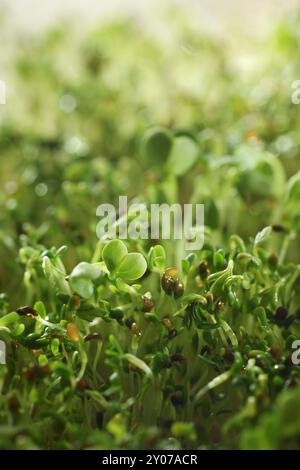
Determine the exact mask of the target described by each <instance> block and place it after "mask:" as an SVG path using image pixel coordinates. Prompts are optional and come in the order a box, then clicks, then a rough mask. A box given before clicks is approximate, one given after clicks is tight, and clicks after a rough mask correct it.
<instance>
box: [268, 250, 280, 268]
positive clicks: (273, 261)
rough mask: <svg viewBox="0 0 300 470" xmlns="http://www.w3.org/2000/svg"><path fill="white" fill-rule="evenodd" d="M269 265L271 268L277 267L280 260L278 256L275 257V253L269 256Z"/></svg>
mask: <svg viewBox="0 0 300 470" xmlns="http://www.w3.org/2000/svg"><path fill="white" fill-rule="evenodd" d="M268 264H269V265H270V266H273V267H276V266H277V264H278V258H277V256H276V255H275V253H273V254H272V255H270V256H269V258H268Z"/></svg>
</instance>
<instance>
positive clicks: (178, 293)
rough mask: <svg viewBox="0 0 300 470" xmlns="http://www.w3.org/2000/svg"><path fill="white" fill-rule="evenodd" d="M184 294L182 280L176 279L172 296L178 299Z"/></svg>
mask: <svg viewBox="0 0 300 470" xmlns="http://www.w3.org/2000/svg"><path fill="white" fill-rule="evenodd" d="M183 294H184V284H183V282H182V281H178V282H177V283H176V285H175V290H174V297H175V298H176V299H178V297H181V296H182V295H183Z"/></svg>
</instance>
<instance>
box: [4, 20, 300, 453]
mask: <svg viewBox="0 0 300 470" xmlns="http://www.w3.org/2000/svg"><path fill="white" fill-rule="evenodd" d="M169 22H170V24H169V36H167V38H164V37H161V38H160V37H157V38H156V39H153V36H151V34H150V33H145V32H144V33H142V31H141V30H140V28H139V27H138V26H137V25H136V24H132V23H130V22H120V23H113V24H110V25H105V26H101V27H100V28H99V29H98V30H97V31H94V32H93V33H90V34H87V36H86V37H84V38H82V39H80V41H79V40H78V36H77V35H76V34H75V32H74V31H72V30H66V28H62V29H56V30H54V31H51V32H50V33H48V34H46V35H43V36H42V37H40V36H38V37H30V38H27V39H26V38H25V40H24V38H23V42H22V48H20V47H19V44H18V43H16V44H14V47H12V51H10V52H11V57H10V59H9V60H7V62H8V68H9V69H10V79H11V84H13V86H12V89H13V90H15V92H14V93H12V94H11V97H10V100H11V101H10V103H11V104H9V105H8V106H6V107H5V109H4V108H3V118H1V119H2V121H1V129H0V152H1V170H2V171H1V175H0V181H1V187H2V191H1V193H0V208H1V210H0V223H1V227H0V257H1V264H0V291H1V292H2V293H1V294H0V339H1V340H2V341H4V343H5V345H6V361H7V364H6V365H0V447H1V448H16V449H24V448H26V449H34V448H42V449H87V448H89V449H93V448H96V449H119V448H122V449H139V448H143V449H144V448H149V449H161V448H163V449H186V448H194V449H211V448H217V449H222V448H234V449H238V448H240V449H253V448H254V449H265V448H266V449H278V448H299V447H300V415H299V406H298V403H299V399H300V366H298V365H297V364H295V363H294V362H293V352H294V350H293V345H294V343H295V341H296V340H300V289H299V286H300V276H299V274H300V265H299V259H300V251H299V228H300V209H299V207H300V173H299V172H298V170H299V158H300V157H299V151H300V149H299V145H300V140H299V136H298V134H297V132H296V129H297V126H298V125H299V120H300V108H297V106H295V105H293V104H292V103H291V100H290V92H291V83H292V81H293V80H295V79H296V78H297V74H298V72H300V70H299V63H298V62H297V55H296V53H297V51H298V50H299V45H300V44H299V43H300V37H299V20H298V18H297V17H296V16H295V17H294V18H293V19H292V20H291V21H290V20H289V21H288V20H285V21H283V22H282V23H281V24H280V25H279V26H278V27H277V28H276V30H275V31H274V33H273V34H272V35H271V37H270V39H268V40H266V41H265V43H264V47H261V48H260V49H258V47H257V44H253V41H252V43H251V42H250V43H249V44H247V50H249V51H250V52H252V53H253V54H254V55H253V57H254V59H255V60H254V61H253V65H252V68H251V69H250V70H248V69H247V70H244V68H243V65H242V64H243V60H242V59H243V58H242V57H240V62H239V61H238V60H236V61H234V60H233V56H234V57H236V56H235V55H234V53H233V49H232V46H231V47H229V45H228V48H224V44H223V40H222V43H221V42H220V43H219V41H218V40H217V39H213V38H210V37H207V36H206V35H203V34H201V33H199V31H198V30H197V29H195V28H194V27H193V24H192V22H189V21H185V20H183V19H181V21H180V22H179V21H178V19H177V18H176V17H175V18H173V19H169ZM74 46H76V47H74ZM162 46H163V47H162ZM258 50H259V52H258ZM253 51H254V52H255V53H254V52H253ZM250 52H249V53H250ZM21 90H22V92H21ZM1 112H2V108H1ZM122 194H126V195H128V197H129V198H130V200H138V201H140V202H143V203H146V204H148V205H149V204H151V203H168V204H173V203H180V204H184V203H204V204H205V242H204V246H203V248H202V249H201V250H198V251H195V252H187V251H185V246H184V244H183V243H182V241H181V240H173V241H172V240H171V241H166V240H127V241H121V240H113V241H110V242H107V241H105V240H97V237H96V226H97V222H98V220H97V217H96V208H97V206H98V205H99V204H101V203H112V204H116V205H117V201H118V197H119V195H122ZM118 223H119V221H117V222H116V225H117V226H118Z"/></svg>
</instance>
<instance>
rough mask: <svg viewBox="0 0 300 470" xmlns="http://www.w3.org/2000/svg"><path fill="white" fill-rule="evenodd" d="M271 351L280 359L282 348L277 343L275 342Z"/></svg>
mask: <svg viewBox="0 0 300 470" xmlns="http://www.w3.org/2000/svg"><path fill="white" fill-rule="evenodd" d="M270 353H271V354H272V356H273V357H274V358H275V359H280V357H281V349H280V347H279V346H277V345H276V344H273V346H271V349H270Z"/></svg>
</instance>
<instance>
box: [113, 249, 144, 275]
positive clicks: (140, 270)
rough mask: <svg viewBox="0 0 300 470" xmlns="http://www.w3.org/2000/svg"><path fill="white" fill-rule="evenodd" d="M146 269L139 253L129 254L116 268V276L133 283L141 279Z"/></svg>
mask: <svg viewBox="0 0 300 470" xmlns="http://www.w3.org/2000/svg"><path fill="white" fill-rule="evenodd" d="M146 269H147V263H146V260H145V258H144V257H143V255H141V254H140V253H129V255H127V256H126V257H125V258H124V259H123V261H122V262H121V263H120V265H119V266H118V269H117V271H116V276H117V277H120V278H122V279H125V280H126V281H135V280H136V279H139V278H140V277H142V276H143V275H144V274H145V272H146Z"/></svg>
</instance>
